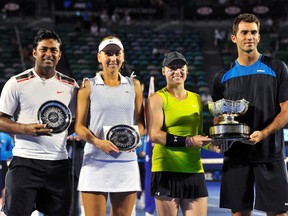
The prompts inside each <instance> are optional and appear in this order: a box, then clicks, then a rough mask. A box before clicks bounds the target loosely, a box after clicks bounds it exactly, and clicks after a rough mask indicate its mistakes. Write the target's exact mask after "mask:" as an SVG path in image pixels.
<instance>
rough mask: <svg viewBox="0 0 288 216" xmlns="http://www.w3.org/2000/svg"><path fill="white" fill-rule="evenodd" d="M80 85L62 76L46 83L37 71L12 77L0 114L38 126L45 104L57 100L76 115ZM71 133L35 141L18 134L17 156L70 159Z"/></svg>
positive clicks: (4, 89) (30, 137)
mask: <svg viewBox="0 0 288 216" xmlns="http://www.w3.org/2000/svg"><path fill="white" fill-rule="evenodd" d="M77 88H78V84H77V83H76V81H75V80H74V79H72V78H70V77H68V76H65V75H64V74H62V73H59V72H56V74H55V76H54V77H52V78H50V79H47V80H43V79H41V78H40V77H39V76H38V75H37V74H36V72H35V71H34V69H33V68H31V69H29V70H26V71H24V72H22V73H20V74H18V75H15V76H13V77H11V78H10V79H9V80H8V81H7V83H6V84H5V86H4V88H3V90H2V93H1V98H0V111H1V112H3V113H5V114H8V115H10V116H13V117H14V119H15V121H17V122H19V123H24V124H28V123H38V122H39V121H38V118H37V113H38V110H39V108H40V107H41V105H42V104H43V103H44V102H47V101H49V100H57V101H60V102H62V103H64V104H65V105H66V106H67V107H69V108H70V110H71V112H72V115H74V111H75V103H76V93H77ZM67 133H68V132H67V131H64V132H62V133H59V134H53V135H52V136H51V137H50V136H39V137H32V136H27V135H22V134H17V135H16V138H15V147H14V149H13V155H14V156H20V157H25V158H34V159H43V160H62V159H67V158H68V153H67V150H66V139H67Z"/></svg>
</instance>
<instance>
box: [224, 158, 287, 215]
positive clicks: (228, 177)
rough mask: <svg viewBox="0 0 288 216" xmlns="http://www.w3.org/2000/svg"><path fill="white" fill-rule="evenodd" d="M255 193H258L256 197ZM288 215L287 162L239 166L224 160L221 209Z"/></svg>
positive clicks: (242, 164) (240, 164) (243, 164)
mask: <svg viewBox="0 0 288 216" xmlns="http://www.w3.org/2000/svg"><path fill="white" fill-rule="evenodd" d="M254 191H255V194H254ZM254 198H255V209H257V210H260V211H264V212H286V211H287V210H288V176H287V167H286V163H285V161H274V162H267V163H236V162H231V161H230V162H228V161H224V164H223V167H222V180H221V191H220V207H221V208H228V209H231V210H232V212H236V211H243V210H253V203H254Z"/></svg>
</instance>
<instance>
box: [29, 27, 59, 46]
mask: <svg viewBox="0 0 288 216" xmlns="http://www.w3.org/2000/svg"><path fill="white" fill-rule="evenodd" d="M46 39H53V40H56V41H58V42H59V44H60V50H61V49H62V41H61V39H60V37H59V36H58V34H56V33H55V32H54V31H52V30H48V29H40V30H39V31H38V32H37V34H36V36H35V38H34V42H33V49H36V48H37V46H38V42H39V41H42V40H46Z"/></svg>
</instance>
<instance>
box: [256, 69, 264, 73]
mask: <svg viewBox="0 0 288 216" xmlns="http://www.w3.org/2000/svg"><path fill="white" fill-rule="evenodd" d="M257 72H258V73H265V70H260V69H259V70H257Z"/></svg>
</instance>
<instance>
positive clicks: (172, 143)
mask: <svg viewBox="0 0 288 216" xmlns="http://www.w3.org/2000/svg"><path fill="white" fill-rule="evenodd" d="M186 140H187V139H186V137H183V136H176V135H173V134H170V133H167V135H166V146H168V147H185V146H186Z"/></svg>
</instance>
